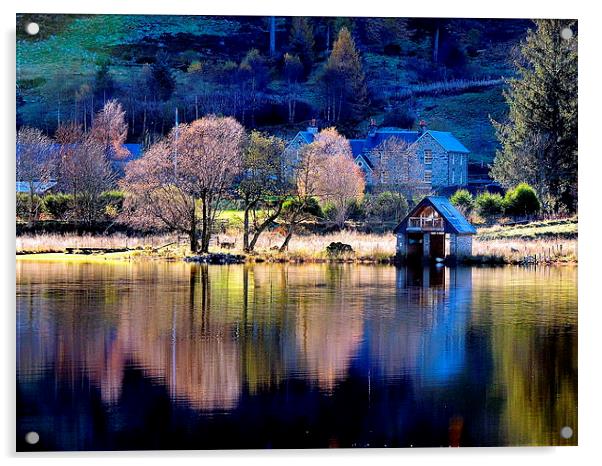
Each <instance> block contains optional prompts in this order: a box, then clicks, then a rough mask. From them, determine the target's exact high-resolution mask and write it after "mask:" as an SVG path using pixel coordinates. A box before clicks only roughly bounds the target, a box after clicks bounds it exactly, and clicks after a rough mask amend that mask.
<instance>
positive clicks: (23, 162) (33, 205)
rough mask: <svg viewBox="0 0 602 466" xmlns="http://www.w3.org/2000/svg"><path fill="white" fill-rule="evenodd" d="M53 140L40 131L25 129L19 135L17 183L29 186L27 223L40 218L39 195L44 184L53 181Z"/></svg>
mask: <svg viewBox="0 0 602 466" xmlns="http://www.w3.org/2000/svg"><path fill="white" fill-rule="evenodd" d="M53 171H54V160H53V153H52V139H50V138H49V137H47V136H45V135H44V134H43V133H42V132H41V131H40V130H39V129H36V128H29V127H23V128H21V129H20V130H19V132H18V133H17V181H20V182H22V183H26V185H27V212H28V216H27V222H28V224H31V223H32V222H33V221H34V220H35V219H37V218H38V215H39V213H40V208H41V205H42V200H41V198H40V197H39V196H38V195H37V194H38V193H39V191H40V188H41V186H42V183H47V182H49V181H50V180H51V179H52V175H53Z"/></svg>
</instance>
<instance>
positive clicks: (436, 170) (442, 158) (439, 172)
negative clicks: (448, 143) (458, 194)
mask: <svg viewBox="0 0 602 466" xmlns="http://www.w3.org/2000/svg"><path fill="white" fill-rule="evenodd" d="M426 150H430V151H431V153H432V155H433V162H432V164H431V165H430V167H429V165H426V164H424V152H425V151H426ZM416 152H417V154H418V158H419V159H420V162H421V163H422V164H424V169H425V170H429V168H430V170H431V186H432V187H433V188H439V187H444V186H449V169H448V164H447V162H448V154H447V152H446V151H445V149H443V147H441V145H440V144H439V143H438V142H437V141H435V139H434V138H433V137H432V136H431V135H430V134H427V135H426V136H424V137H422V138H421V139H420V140H419V141H417V143H416Z"/></svg>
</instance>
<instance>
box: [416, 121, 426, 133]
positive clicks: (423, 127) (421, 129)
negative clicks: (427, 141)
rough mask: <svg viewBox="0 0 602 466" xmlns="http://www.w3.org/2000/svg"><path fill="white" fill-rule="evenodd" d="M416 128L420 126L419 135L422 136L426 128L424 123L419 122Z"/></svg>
mask: <svg viewBox="0 0 602 466" xmlns="http://www.w3.org/2000/svg"><path fill="white" fill-rule="evenodd" d="M418 126H420V131H419V132H420V134H424V133H425V132H426V130H427V126H426V121H424V120H420V123H418Z"/></svg>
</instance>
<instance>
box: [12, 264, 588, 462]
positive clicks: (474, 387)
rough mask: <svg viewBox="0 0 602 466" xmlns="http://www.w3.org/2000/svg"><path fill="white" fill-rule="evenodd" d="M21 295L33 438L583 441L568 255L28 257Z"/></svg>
mask: <svg viewBox="0 0 602 466" xmlns="http://www.w3.org/2000/svg"><path fill="white" fill-rule="evenodd" d="M16 303H17V310H16V312H17V317H16V323H17V329H16V330H17V449H18V450H21V451H31V450H115V449H117V450H120V449H208V448H209V449H215V448H220V449H221V448H322V447H434V446H445V447H447V446H449V445H452V446H458V445H459V446H495V445H500V446H501V445H575V444H576V443H577V268H576V267H574V266H558V267H530V268H527V267H512V266H507V267H499V268H476V267H473V268H463V267H458V268H446V267H440V268H419V269H413V268H400V267H393V266H373V265H366V266H363V265H352V264H341V265H339V264H337V265H328V264H312V265H293V264H255V265H232V266H206V265H195V264H187V263H167V262H140V263H129V262H113V263H109V262H107V263H106V264H104V263H81V262H39V261H25V260H18V261H17V297H16ZM564 426H569V427H572V428H573V430H574V435H573V436H572V437H571V438H569V439H565V438H562V436H561V435H560V430H561V429H562V428H563V427H564ZM30 431H35V432H37V433H39V435H40V441H39V443H37V444H36V445H28V444H27V443H26V442H25V441H24V437H25V434H26V433H27V432H30Z"/></svg>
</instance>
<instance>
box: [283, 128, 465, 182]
mask: <svg viewBox="0 0 602 466" xmlns="http://www.w3.org/2000/svg"><path fill="white" fill-rule="evenodd" d="M317 133H318V128H317V127H316V125H315V123H313V124H311V125H310V126H309V127H308V128H307V130H306V131H299V132H298V133H297V135H296V136H295V137H294V138H293V139H292V140H291V141H290V142H289V144H288V145H287V146H286V148H285V158H286V160H287V164H288V166H291V165H290V164H294V163H295V162H296V161H297V160H299V157H300V152H301V149H302V147H303V146H304V145H306V144H311V143H312V142H313V141H314V138H315V136H316V134H317ZM392 141H397V142H400V143H401V144H391V142H392ZM349 143H350V145H351V151H352V153H353V157H354V159H355V162H356V164H357V165H358V166H359V167H360V168H361V169H362V171H363V172H364V174H365V177H366V185H367V186H368V187H369V188H370V187H373V186H375V185H377V184H379V183H380V184H383V185H387V184H392V185H395V184H403V183H406V182H409V181H411V180H414V181H415V182H417V183H420V184H421V185H422V186H421V188H423V189H424V190H425V191H431V190H437V189H440V188H449V187H461V186H466V185H467V184H468V157H469V154H470V151H469V150H468V149H467V148H466V147H465V146H464V145H463V144H462V143H461V142H460V141H458V139H457V138H456V137H454V135H453V134H452V133H449V132H445V131H434V130H429V129H427V127H426V124H425V123H424V122H423V121H421V122H420V128H419V129H418V130H416V131H414V130H404V129H399V128H391V127H385V128H378V127H377V126H376V125H375V124H374V122H372V123H371V124H370V127H369V129H368V134H367V135H366V138H365V139H350V140H349ZM404 178H405V179H404ZM408 178H409V179H410V180H408Z"/></svg>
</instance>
